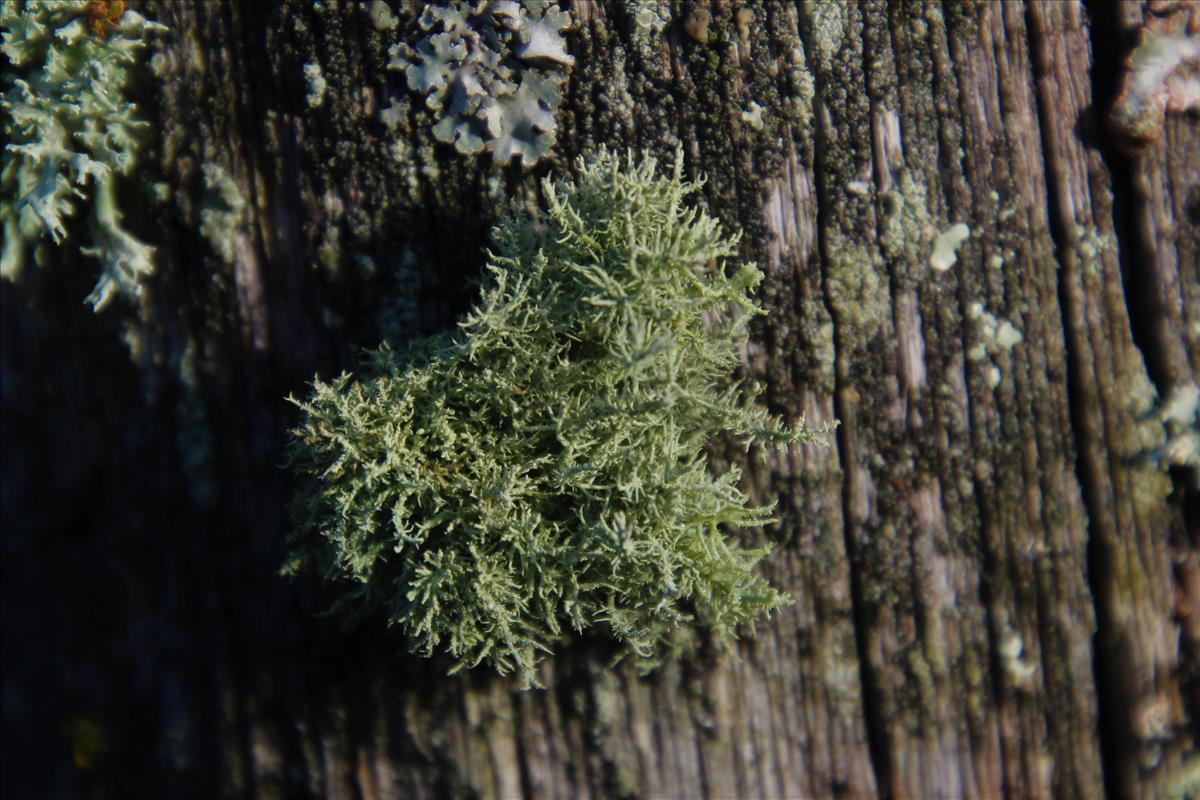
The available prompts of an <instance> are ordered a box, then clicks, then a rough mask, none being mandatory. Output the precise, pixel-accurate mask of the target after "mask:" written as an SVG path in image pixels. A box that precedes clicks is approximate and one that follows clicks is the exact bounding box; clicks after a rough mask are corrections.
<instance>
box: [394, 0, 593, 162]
mask: <svg viewBox="0 0 1200 800" xmlns="http://www.w3.org/2000/svg"><path fill="white" fill-rule="evenodd" d="M419 24H420V26H421V30H423V31H425V33H426V35H425V37H424V38H422V39H421V41H420V42H418V43H417V46H416V47H415V48H412V47H409V46H408V45H406V44H403V43H398V44H396V45H394V46H393V47H392V48H391V50H389V55H390V56H391V61H390V62H389V63H388V69H393V70H402V71H403V72H404V75H405V78H406V79H407V81H408V86H409V88H410V89H411V90H412V91H414V92H416V93H418V94H420V95H422V96H424V97H425V106H426V107H427V108H428V109H429V110H430V111H432V112H434V113H435V114H437V115H438V116H439V119H438V122H437V124H436V125H434V127H433V135H434V137H435V138H437V140H438V141H440V142H445V143H447V144H453V145H454V146H455V148H456V149H457V150H458V151H459V152H460V153H463V154H465V155H476V154H479V153H482V152H483V151H485V150H486V151H488V152H489V153H491V154H492V157H493V158H494V159H495V160H496V161H497V162H499V163H501V164H507V163H509V162H511V161H513V160H514V159H520V161H521V164H522V166H523V167H525V168H529V167H532V166H533V165H534V164H535V163H536V162H537V161H538V160H539V159H541V158H543V157H545V156H546V155H548V154H549V153H550V150H551V148H552V147H553V145H554V136H555V131H556V130H557V123H556V122H555V118H554V115H555V112H556V111H557V109H558V103H559V99H560V96H561V89H562V84H563V83H564V81H565V80H566V74H567V72H568V71H569V70H570V69H571V66H572V65H573V64H574V63H575V59H574V58H573V57H572V56H571V55H569V54H568V53H567V50H566V41H565V39H564V38H563V34H564V32H565V31H566V30H567V29H568V28H569V27H570V25H571V19H570V16H569V15H568V14H567V13H566V12H564V11H560V10H559V8H558V6H557V5H556V4H555V3H553V2H549V0H523V2H517V0H478V1H477V2H472V3H468V2H464V0H450V2H449V3H447V4H445V5H435V4H432V3H431V4H429V5H427V6H426V7H425V9H424V11H423V13H422V14H421V17H420V20H419Z"/></svg>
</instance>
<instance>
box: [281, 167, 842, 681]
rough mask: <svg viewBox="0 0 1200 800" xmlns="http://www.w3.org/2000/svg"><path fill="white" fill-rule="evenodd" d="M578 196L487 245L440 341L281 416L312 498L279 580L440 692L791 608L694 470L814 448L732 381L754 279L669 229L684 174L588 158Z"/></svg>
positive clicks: (572, 187)
mask: <svg viewBox="0 0 1200 800" xmlns="http://www.w3.org/2000/svg"><path fill="white" fill-rule="evenodd" d="M578 173H579V179H578V181H577V182H575V183H551V182H549V181H547V182H546V183H545V185H544V193H545V196H546V200H547V203H546V205H547V209H546V210H545V212H543V213H538V214H527V213H523V212H519V211H510V213H509V214H508V215H507V216H506V217H505V219H504V220H503V222H502V223H501V224H500V225H499V226H498V227H497V228H496V230H494V231H493V239H494V242H495V248H496V249H495V252H494V253H492V254H490V255H491V258H490V261H489V264H488V267H487V276H486V281H485V287H484V290H483V295H482V299H481V301H480V303H479V305H478V306H477V307H476V309H475V310H474V311H473V312H472V313H470V314H469V315H468V316H467V318H466V319H465V320H464V321H463V322H462V323H461V324H460V329H459V330H458V331H457V332H456V333H455V334H454V335H444V336H441V337H435V338H433V339H428V340H424V341H421V342H419V343H417V344H416V345H414V346H413V347H411V348H410V349H409V351H408V352H407V353H406V354H404V355H401V354H400V353H398V352H396V351H394V350H392V349H391V348H389V347H387V346H383V347H380V348H379V349H378V350H375V351H372V352H371V353H370V354H369V358H368V359H367V360H368V362H369V367H368V369H367V371H366V373H365V374H363V375H361V376H359V377H352V376H350V375H347V374H343V375H342V376H340V377H338V378H336V379H335V380H333V381H330V382H328V383H326V382H322V381H317V382H315V384H314V386H313V392H312V394H311V396H310V397H309V398H308V399H307V400H306V401H303V402H300V401H295V400H293V402H296V404H297V405H298V406H299V407H300V409H301V410H302V412H303V420H302V423H301V425H300V426H299V427H298V428H297V429H296V430H294V431H293V434H294V440H293V443H292V446H291V449H290V463H291V465H292V467H293V468H294V469H295V470H297V471H298V472H299V473H300V474H301V475H302V477H303V478H304V479H305V480H306V481H307V486H308V487H309V488H308V490H307V491H306V492H304V493H303V494H302V495H301V496H300V497H299V501H298V503H297V509H298V521H299V523H300V524H299V526H298V530H297V532H296V534H295V537H294V543H295V550H294V552H293V557H292V559H291V561H290V562H289V565H288V567H287V568H286V570H285V571H293V570H295V569H300V568H304V567H306V566H307V567H314V568H316V569H317V570H319V571H320V573H321V574H322V575H323V576H324V577H326V578H327V579H329V580H331V581H334V582H336V584H337V585H338V586H341V587H343V588H344V590H345V592H344V595H342V599H341V601H340V602H339V603H338V605H339V607H342V608H345V609H348V610H357V611H366V612H382V615H384V616H386V618H387V620H388V621H389V622H390V623H391V624H393V625H396V626H399V627H400V628H401V629H402V630H403V632H404V634H405V635H406V637H407V638H408V640H409V641H410V643H411V645H412V648H413V649H414V650H415V651H416V652H419V653H422V654H426V655H428V654H432V653H433V652H435V651H445V652H448V653H449V654H450V655H451V656H453V658H454V659H455V660H456V667H455V669H456V670H457V669H460V668H463V667H471V666H475V665H477V664H480V663H486V664H488V665H490V666H492V667H494V668H495V669H497V670H498V671H499V672H501V673H506V672H508V671H510V670H512V669H515V668H519V669H521V670H523V671H524V673H525V674H526V676H529V675H531V671H532V669H533V668H534V667H535V666H536V664H537V662H538V661H539V659H540V658H541V657H542V655H543V654H546V653H549V652H551V650H552V648H553V647H554V645H555V643H556V642H558V641H559V640H560V639H561V638H562V636H563V634H564V633H565V632H566V630H567V629H574V630H576V631H582V630H584V629H585V628H589V627H592V626H601V627H603V628H607V630H608V631H609V632H610V633H611V635H612V636H613V637H615V638H616V639H617V640H619V641H620V642H621V643H623V644H624V645H625V646H626V648H627V652H633V653H636V654H638V655H639V656H642V657H651V656H653V654H654V652H655V650H656V648H657V647H658V646H659V645H661V644H663V643H664V642H665V641H666V640H667V638H668V637H669V636H670V635H671V634H672V632H674V631H676V629H678V628H679V626H681V625H685V624H692V623H699V624H703V625H704V626H706V627H709V628H711V629H712V631H713V632H714V633H715V634H716V636H717V637H718V638H720V639H724V640H728V639H730V638H731V637H732V635H733V633H734V630H735V628H736V627H737V626H738V625H740V624H742V623H748V622H750V621H752V620H753V619H754V618H755V617H756V616H757V615H759V614H760V613H762V612H765V611H769V610H770V609H773V608H775V607H777V606H779V605H780V604H782V603H784V602H786V601H787V598H786V597H785V596H784V595H782V594H780V593H779V592H778V591H777V590H775V589H774V588H772V587H771V586H769V585H768V584H767V582H766V581H765V580H763V579H762V578H761V577H758V576H756V575H755V574H754V572H753V567H754V565H755V563H756V562H757V561H758V560H759V559H760V558H761V557H762V556H763V555H764V553H765V549H747V548H743V547H741V546H739V545H738V544H737V542H736V540H735V539H734V538H733V533H734V529H737V528H740V527H745V526H758V525H763V524H765V523H767V522H769V521H771V519H772V513H771V509H770V508H768V507H759V506H754V505H751V503H750V501H749V499H748V497H747V496H746V494H744V493H743V491H742V490H741V489H740V488H739V479H740V475H739V473H738V471H737V469H736V468H734V469H730V470H728V471H727V472H725V473H724V474H720V475H717V474H714V471H713V470H712V469H711V468H710V466H709V464H708V459H707V456H706V451H705V448H706V445H708V444H710V443H711V442H712V441H714V438H715V437H723V436H732V437H735V438H737V439H738V440H740V441H742V442H744V443H745V445H746V446H747V447H750V446H751V445H763V446H767V447H785V446H788V445H793V444H798V443H803V442H814V441H823V439H824V436H825V433H826V430H825V429H824V428H820V429H814V428H811V427H807V426H805V424H804V422H803V420H800V421H799V422H798V424H797V425H796V426H795V427H788V426H786V425H785V424H783V422H782V421H780V420H778V419H775V418H773V417H771V416H770V415H769V414H768V413H767V412H766V411H764V410H763V409H761V408H759V407H757V406H755V405H754V404H753V400H754V396H755V394H756V392H755V391H754V390H750V389H747V388H745V387H742V386H740V385H738V384H737V383H736V382H734V381H733V380H732V378H731V376H732V373H733V371H734V369H735V367H736V364H737V357H736V353H737V352H738V351H739V350H741V349H742V348H743V347H744V345H745V344H746V340H747V330H746V325H747V323H748V322H749V320H750V319H751V318H752V317H753V316H754V315H755V314H759V313H762V312H761V310H760V309H759V308H758V307H757V306H756V305H755V304H754V303H753V301H752V300H751V299H750V298H749V296H748V291H749V290H750V289H751V288H753V287H754V286H755V285H756V284H757V283H758V282H759V280H760V279H761V273H760V272H759V271H758V270H757V269H756V268H755V267H754V266H752V265H743V266H741V267H738V268H737V269H734V270H729V269H726V267H725V264H724V261H723V260H724V259H726V258H728V257H730V256H733V255H734V253H735V249H736V241H737V237H736V236H727V235H725V234H724V233H723V232H722V231H721V229H720V227H719V226H718V224H717V223H716V221H714V220H713V219H712V218H711V217H709V216H707V215H706V214H704V213H702V212H700V211H698V210H696V209H693V208H689V207H688V205H687V204H686V202H685V201H686V199H687V197H688V195H689V194H691V193H692V192H694V191H695V189H696V188H697V187H696V185H694V184H688V183H685V182H684V181H683V180H682V178H681V174H682V161H681V159H679V158H677V159H676V163H675V166H674V170H673V173H672V175H671V176H670V177H666V178H663V177H658V176H656V173H655V164H654V162H653V161H647V162H643V163H641V164H640V165H635V164H632V163H630V162H629V161H626V162H622V160H621V159H619V158H618V157H616V156H614V155H611V154H608V153H606V152H601V153H600V154H599V155H598V156H597V157H596V158H595V159H594V160H593V161H592V162H591V163H584V162H582V161H581V162H580V163H579V165H578Z"/></svg>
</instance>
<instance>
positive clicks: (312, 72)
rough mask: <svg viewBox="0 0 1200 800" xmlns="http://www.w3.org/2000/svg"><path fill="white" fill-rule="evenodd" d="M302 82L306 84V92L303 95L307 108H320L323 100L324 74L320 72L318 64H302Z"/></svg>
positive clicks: (325, 87) (325, 85) (324, 88)
mask: <svg viewBox="0 0 1200 800" xmlns="http://www.w3.org/2000/svg"><path fill="white" fill-rule="evenodd" d="M304 82H305V84H306V85H307V86H308V94H306V95H305V96H304V100H305V102H307V103H308V107H309V108H320V107H321V105H322V104H323V103H324V102H325V90H326V89H327V88H328V85H327V84H326V83H325V76H324V75H323V74H321V65H320V64H305V65H304Z"/></svg>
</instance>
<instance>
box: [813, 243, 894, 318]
mask: <svg viewBox="0 0 1200 800" xmlns="http://www.w3.org/2000/svg"><path fill="white" fill-rule="evenodd" d="M829 253H830V255H829V259H828V270H827V279H826V280H827V283H828V286H829V299H830V303H831V304H832V306H833V308H834V310H835V311H836V312H837V315H838V317H837V321H838V325H839V327H841V328H842V329H843V330H845V331H846V332H847V333H848V334H849V335H850V336H851V337H852V338H854V339H856V340H859V341H863V340H865V339H867V338H869V337H870V336H871V335H873V334H874V333H875V332H877V331H878V330H879V328H880V326H881V325H883V323H884V322H885V321H886V319H887V317H888V315H889V314H890V313H891V297H890V296H889V294H888V283H887V278H886V276H885V275H883V274H882V272H881V269H880V266H881V265H878V264H877V263H876V260H875V259H874V258H873V257H872V255H871V253H870V251H869V250H868V249H867V248H866V247H864V246H863V245H861V244H858V243H852V242H850V241H849V240H847V239H846V238H845V237H843V236H842V235H841V234H839V233H836V232H831V233H830V235H829Z"/></svg>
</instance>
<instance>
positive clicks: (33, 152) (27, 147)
mask: <svg viewBox="0 0 1200 800" xmlns="http://www.w3.org/2000/svg"><path fill="white" fill-rule="evenodd" d="M99 8H100V7H99V6H94V5H92V6H89V3H88V1H87V0H37V2H32V1H30V2H19V0H2V1H0V30H2V31H3V44H2V45H0V51H2V52H3V53H4V56H5V58H6V59H7V62H8V63H7V66H6V67H5V70H4V73H3V75H2V76H0V86H2V87H3V91H4V94H3V95H2V96H0V109H3V112H4V113H3V127H2V132H3V138H4V141H5V143H6V144H5V147H4V151H3V154H0V226H2V227H3V230H4V244H3V250H2V251H0V275H3V277H5V278H8V279H15V278H16V277H17V276H18V274H19V273H20V271H21V269H22V268H23V266H24V264H25V262H26V260H27V258H28V256H29V254H30V252H32V254H33V256H34V260H35V261H36V262H38V263H41V262H42V260H43V259H44V258H45V253H44V252H43V247H44V238H43V237H44V236H46V235H48V236H49V237H50V239H51V240H52V241H53V242H54V243H55V244H58V243H60V242H61V241H62V240H63V239H64V238H65V237H66V236H67V228H66V218H67V217H69V216H71V215H72V214H73V213H74V212H75V210H76V204H77V202H78V201H80V200H86V199H88V197H89V195H90V201H91V202H90V210H91V216H90V219H89V223H90V224H89V228H90V235H91V245H90V246H87V247H83V248H81V252H83V253H84V254H85V255H91V256H95V257H96V258H97V259H98V260H99V261H100V277H99V279H98V280H97V281H96V286H95V288H94V289H93V290H92V292H91V294H89V295H88V297H87V300H88V302H89V303H91V304H92V306H93V307H94V308H95V309H96V310H100V309H101V308H103V307H104V306H105V305H106V304H107V303H108V302H109V301H110V300H111V299H112V297H113V295H114V293H121V294H124V295H126V296H129V297H137V296H139V295H140V294H141V288H142V284H141V281H142V279H143V278H144V277H145V276H147V275H149V274H150V273H151V272H152V271H153V269H154V267H153V263H152V262H151V254H152V252H153V249H152V248H151V247H150V246H149V245H147V244H145V243H143V242H141V241H139V240H138V239H136V238H135V237H134V236H133V235H131V234H130V233H129V232H128V231H126V230H125V229H124V228H123V227H122V226H121V215H120V213H119V212H118V211H117V208H116V205H115V199H114V198H115V187H116V180H117V175H120V174H127V173H128V172H129V171H130V169H131V168H132V167H133V164H134V161H135V158H136V154H137V150H138V146H139V142H138V139H137V136H136V134H135V131H136V130H137V129H138V128H141V127H145V126H146V125H148V123H146V122H143V121H139V120H137V119H135V118H134V112H135V107H134V104H133V103H130V102H128V101H127V100H125V99H124V98H123V96H122V95H123V91H124V86H125V78H126V71H127V66H128V65H129V64H132V63H134V61H135V60H136V51H137V50H138V49H139V48H140V47H142V46H143V45H144V42H143V39H142V37H143V36H145V35H146V34H147V33H150V32H152V31H161V30H165V28H164V26H162V25H159V24H158V23H155V22H150V21H148V20H146V19H145V18H143V17H142V16H141V15H139V14H137V13H136V12H133V11H123V13H119V12H120V11H122V10H123V5H118V4H116V3H108V4H105V6H104V9H103V10H106V11H111V12H112V13H109V14H107V15H106V16H96V14H97V13H98V12H97V9H99ZM89 14H91V15H92V16H91V17H90V18H89V16H88V15H89ZM101 22H103V24H100V23H101ZM89 184H90V188H89Z"/></svg>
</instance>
